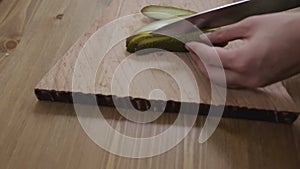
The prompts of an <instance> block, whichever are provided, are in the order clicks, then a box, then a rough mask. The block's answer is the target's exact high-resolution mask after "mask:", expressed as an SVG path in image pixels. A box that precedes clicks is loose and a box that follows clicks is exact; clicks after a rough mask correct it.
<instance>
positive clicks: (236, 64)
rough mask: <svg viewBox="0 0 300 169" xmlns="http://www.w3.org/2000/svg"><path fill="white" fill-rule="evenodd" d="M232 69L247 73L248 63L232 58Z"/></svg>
mask: <svg viewBox="0 0 300 169" xmlns="http://www.w3.org/2000/svg"><path fill="white" fill-rule="evenodd" d="M232 60H233V61H232V69H233V70H235V71H236V72H239V73H247V72H248V70H249V64H248V63H247V62H246V61H245V60H243V59H238V58H236V57H235V59H232Z"/></svg>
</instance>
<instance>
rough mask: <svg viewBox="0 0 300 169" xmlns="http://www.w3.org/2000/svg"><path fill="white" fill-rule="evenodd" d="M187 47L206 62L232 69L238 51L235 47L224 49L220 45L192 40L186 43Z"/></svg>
mask: <svg viewBox="0 0 300 169" xmlns="http://www.w3.org/2000/svg"><path fill="white" fill-rule="evenodd" d="M186 46H187V49H188V50H189V51H191V52H193V53H195V55H197V56H198V57H200V59H201V61H202V62H204V63H205V64H209V65H214V66H218V67H225V68H228V69H230V68H231V64H232V59H233V58H234V56H235V55H236V53H238V52H237V51H235V49H230V50H228V49H224V48H220V47H211V46H208V45H206V44H203V43H198V42H190V43H187V44H186Z"/></svg>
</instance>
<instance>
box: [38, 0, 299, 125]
mask: <svg viewBox="0 0 300 169" xmlns="http://www.w3.org/2000/svg"><path fill="white" fill-rule="evenodd" d="M225 2H226V1H225ZM227 2H228V3H229V2H230V1H227ZM115 3H116V4H112V5H111V6H109V7H108V8H107V12H104V13H105V15H103V16H102V17H100V18H99V19H98V20H97V21H96V22H95V23H94V25H93V26H92V27H91V28H90V30H89V31H87V32H86V33H85V34H84V35H83V36H82V37H81V38H80V40H79V41H78V42H77V43H76V44H75V45H74V46H73V47H72V48H71V49H70V50H69V51H68V53H67V54H66V55H65V56H64V57H63V58H62V60H60V61H59V62H58V63H57V64H56V65H55V66H54V67H53V68H52V69H51V70H50V71H49V72H48V73H47V75H46V76H45V77H44V78H43V79H42V80H41V82H40V83H39V84H38V85H37V86H36V89H35V92H36V95H37V97H38V98H39V99H40V100H49V101H62V102H72V101H73V99H72V93H81V94H86V95H91V94H95V95H96V97H97V99H98V100H97V102H98V104H99V105H102V106H111V105H114V103H113V101H112V96H113V97H114V96H116V97H117V98H119V100H120V102H124V101H122V100H121V98H127V97H130V98H131V100H132V101H131V102H133V104H134V105H137V106H136V107H140V108H141V109H142V110H145V109H147V108H148V107H150V104H149V93H151V91H152V90H155V89H160V90H162V91H163V92H164V94H165V95H166V98H165V100H163V101H165V102H168V103H167V105H166V111H168V112H178V111H179V109H178V107H180V103H192V104H199V105H200V110H199V112H200V113H201V114H207V113H208V112H207V110H208V109H207V106H209V105H213V106H220V105H225V106H226V109H225V110H226V111H225V114H224V116H225V117H235V118H246V119H254V120H263V121H273V122H283V123H291V122H293V121H294V120H295V119H296V118H297V116H298V114H297V113H299V111H298V110H297V109H296V106H295V103H294V101H293V100H292V99H291V97H290V96H289V94H288V93H287V91H286V89H285V88H284V87H283V85H282V84H281V83H277V84H274V85H272V86H268V87H266V88H262V89H257V90H227V98H226V103H225V101H224V102H222V99H220V98H223V97H224V96H223V95H224V94H223V93H220V91H222V90H223V89H222V88H221V87H218V86H214V88H216V91H219V93H220V94H217V96H215V98H216V99H211V97H212V96H211V92H212V91H211V86H210V85H211V84H210V83H209V81H208V80H206V79H205V77H204V76H202V75H201V74H199V72H198V70H197V69H195V68H194V66H193V63H192V61H191V60H190V57H189V56H188V55H187V54H179V53H178V54H177V56H176V55H175V54H172V53H164V52H162V53H154V54H153V53H152V54H148V55H146V56H145V55H144V56H138V55H130V54H129V53H127V52H126V49H125V44H124V41H122V42H119V43H118V44H111V43H114V41H116V42H117V41H118V40H121V39H124V38H126V37H128V36H130V35H132V34H134V32H135V31H136V30H137V29H139V28H140V27H141V26H143V25H146V24H147V23H149V20H147V18H145V17H143V16H142V15H135V16H134V17H132V19H123V20H124V21H122V20H121V19H119V20H118V21H117V23H116V24H115V23H110V25H111V26H109V25H105V24H106V23H107V20H113V19H116V16H118V17H121V16H126V15H128V14H133V13H136V12H138V11H137V10H139V9H141V8H142V7H143V6H145V5H146V4H147V3H146V2H143V1H141V2H140V3H136V2H132V1H124V2H123V0H119V1H115ZM123 3H125V4H126V5H127V6H128V7H124V5H123ZM195 4H197V5H195ZM204 4H207V3H206V1H202V2H199V3H197V2H196V1H188V2H187V1H181V0H177V1H174V2H172V3H170V4H169V5H176V6H180V5H181V7H185V8H187V9H193V10H195V11H201V10H204V8H203V7H204ZM214 4H216V5H221V3H218V1H215V3H214ZM108 11H110V12H108ZM112 14H115V16H114V15H113V16H111V15H112ZM114 24H115V25H114ZM104 25H105V26H104ZM101 26H104V27H101ZM120 28H121V29H120ZM126 35H127V36H126ZM111 47H113V48H111ZM107 49H110V50H109V51H108V53H107V54H105V53H106V50H107ZM80 52H81V53H80ZM174 55H175V56H174ZM178 57H179V58H180V59H178ZM80 58H84V59H82V61H80ZM182 61H183V62H182ZM98 62H99V65H98V64H96V63H98ZM124 62H125V63H124ZM92 63H94V64H92ZM121 63H122V64H121ZM124 64H125V66H121V67H120V65H124ZM126 65H127V66H126ZM149 66H152V67H153V66H154V67H155V68H156V69H159V70H161V71H154V70H153V69H148V70H144V71H142V72H140V75H139V76H136V77H131V75H130V72H133V71H135V70H137V69H138V68H139V67H141V70H142V69H143V68H146V67H149ZM75 68H78V69H80V70H81V72H79V73H84V74H82V75H80V79H79V80H78V82H75V81H74V77H75V76H76V75H75V74H76V72H77V71H76V70H75ZM118 69H122V70H123V71H122V72H121V73H122V76H119V78H117V75H116V74H118V72H117V70H118ZM189 69H191V70H192V72H193V74H190V75H189V74H188V70H189ZM96 71H98V73H97V74H96V73H94V72H96ZM164 71H165V72H166V71H167V72H168V73H171V75H167V74H166V73H165V72H164ZM124 76H125V77H127V79H129V78H130V79H131V78H132V80H133V81H131V82H130V86H129V87H130V92H129V93H128V94H127V93H124V88H127V87H125V82H126V79H122V77H124ZM173 76H174V77H175V76H177V82H176V81H174V77H173ZM94 77H96V81H95V82H93V78H94ZM193 77H195V78H194V79H195V80H196V81H197V84H198V85H197V86H196V87H194V88H195V89H196V88H199V96H200V98H197V97H195V96H193V94H194V92H197V90H194V91H193V92H190V93H188V91H184V90H187V89H189V88H190V87H186V86H187V85H190V84H189V83H187V82H191V81H193ZM113 78H115V79H116V81H117V82H116V83H118V84H116V85H115V86H114V87H112V86H113V83H112V81H113ZM88 79H91V80H90V81H89V80H88ZM172 79H173V80H172ZM180 81H185V83H181V85H179V84H178V82H180ZM77 83H82V84H80V86H78V88H76V87H74V86H76V85H77ZM84 83H87V84H86V85H85V84H84ZM176 83H177V85H179V87H182V88H181V90H180V88H178V86H177V87H174V84H176ZM91 84H92V85H93V84H95V87H91ZM72 85H73V86H72ZM78 85H79V84H78ZM84 85H85V86H84ZM170 86H172V87H170ZM113 89H114V90H113ZM94 91H95V92H94ZM183 95H187V99H184V98H182V96H183ZM150 100H154V101H158V100H162V99H159V98H157V99H155V98H152V99H150ZM159 105H161V104H159ZM152 109H160V108H158V107H154V106H153V107H152ZM246 112H248V113H246ZM243 113H244V114H243ZM254 114H255V115H254Z"/></svg>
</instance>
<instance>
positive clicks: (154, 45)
mask: <svg viewBox="0 0 300 169" xmlns="http://www.w3.org/2000/svg"><path fill="white" fill-rule="evenodd" d="M217 29H218V28H216V29H207V30H204V31H203V32H202V31H195V32H191V33H187V34H183V35H176V36H174V37H171V36H165V35H154V34H151V32H143V33H140V34H137V35H133V36H131V37H129V38H127V41H126V47H127V51H128V52H130V53H135V52H138V51H141V50H144V49H150V48H151V49H162V50H166V51H170V52H188V51H187V49H186V48H185V43H187V42H191V41H197V42H203V40H202V39H200V34H202V33H207V32H213V31H215V30H217ZM154 51H155V50H150V52H154ZM146 53H147V52H146ZM148 53H149V51H148ZM138 54H144V52H142V53H138Z"/></svg>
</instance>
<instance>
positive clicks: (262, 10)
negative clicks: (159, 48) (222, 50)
mask: <svg viewBox="0 0 300 169" xmlns="http://www.w3.org/2000/svg"><path fill="white" fill-rule="evenodd" d="M299 6H300V0H242V1H239V2H235V3H231V4H228V5H225V6H221V7H217V8H214V9H211V10H208V11H204V12H200V13H197V14H195V15H192V16H189V17H186V18H183V19H182V20H179V21H177V22H174V23H171V24H169V25H166V26H164V27H162V28H160V29H157V30H155V31H153V32H152V33H153V34H164V35H174V34H182V33H186V32H189V31H191V29H195V28H196V27H197V28H199V29H210V28H216V27H221V26H224V25H228V24H232V23H235V22H238V21H240V20H242V19H244V18H246V17H249V16H253V15H260V14H267V13H274V12H280V11H284V10H288V9H292V8H296V7H299Z"/></svg>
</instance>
